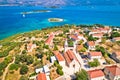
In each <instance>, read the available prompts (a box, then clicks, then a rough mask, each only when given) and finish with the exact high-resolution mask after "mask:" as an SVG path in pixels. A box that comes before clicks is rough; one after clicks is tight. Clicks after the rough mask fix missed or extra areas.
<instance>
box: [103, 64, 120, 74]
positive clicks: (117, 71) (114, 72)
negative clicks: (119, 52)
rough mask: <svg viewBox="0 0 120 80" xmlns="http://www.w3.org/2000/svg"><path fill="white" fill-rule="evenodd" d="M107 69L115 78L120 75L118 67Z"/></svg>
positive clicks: (108, 67)
mask: <svg viewBox="0 0 120 80" xmlns="http://www.w3.org/2000/svg"><path fill="white" fill-rule="evenodd" d="M105 69H107V70H109V71H110V73H112V74H113V75H114V76H118V75H120V68H119V67H118V66H117V65H113V66H107V67H105Z"/></svg>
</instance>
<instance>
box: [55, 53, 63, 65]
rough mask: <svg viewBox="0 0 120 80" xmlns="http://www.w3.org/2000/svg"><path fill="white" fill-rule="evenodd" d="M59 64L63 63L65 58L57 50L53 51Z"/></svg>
mask: <svg viewBox="0 0 120 80" xmlns="http://www.w3.org/2000/svg"><path fill="white" fill-rule="evenodd" d="M53 53H54V55H55V57H56V58H57V60H58V62H59V64H60V65H65V59H64V57H63V56H62V54H61V53H60V52H59V51H54V52H53Z"/></svg>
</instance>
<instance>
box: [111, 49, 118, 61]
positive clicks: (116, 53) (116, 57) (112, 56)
mask: <svg viewBox="0 0 120 80" xmlns="http://www.w3.org/2000/svg"><path fill="white" fill-rule="evenodd" d="M111 58H112V59H114V60H115V61H116V62H118V63H120V52H119V51H117V52H113V53H112V55H111Z"/></svg>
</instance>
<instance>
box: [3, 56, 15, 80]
mask: <svg viewBox="0 0 120 80" xmlns="http://www.w3.org/2000/svg"><path fill="white" fill-rule="evenodd" d="M14 62H15V57H13V61H12V62H11V63H10V64H8V66H7V67H6V68H5V71H4V73H3V77H2V80H5V77H6V74H7V72H8V70H9V66H10V65H11V64H13V63H14Z"/></svg>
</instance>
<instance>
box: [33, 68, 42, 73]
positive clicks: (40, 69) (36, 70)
mask: <svg viewBox="0 0 120 80" xmlns="http://www.w3.org/2000/svg"><path fill="white" fill-rule="evenodd" d="M35 72H36V73H40V72H43V68H37V69H35Z"/></svg>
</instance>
